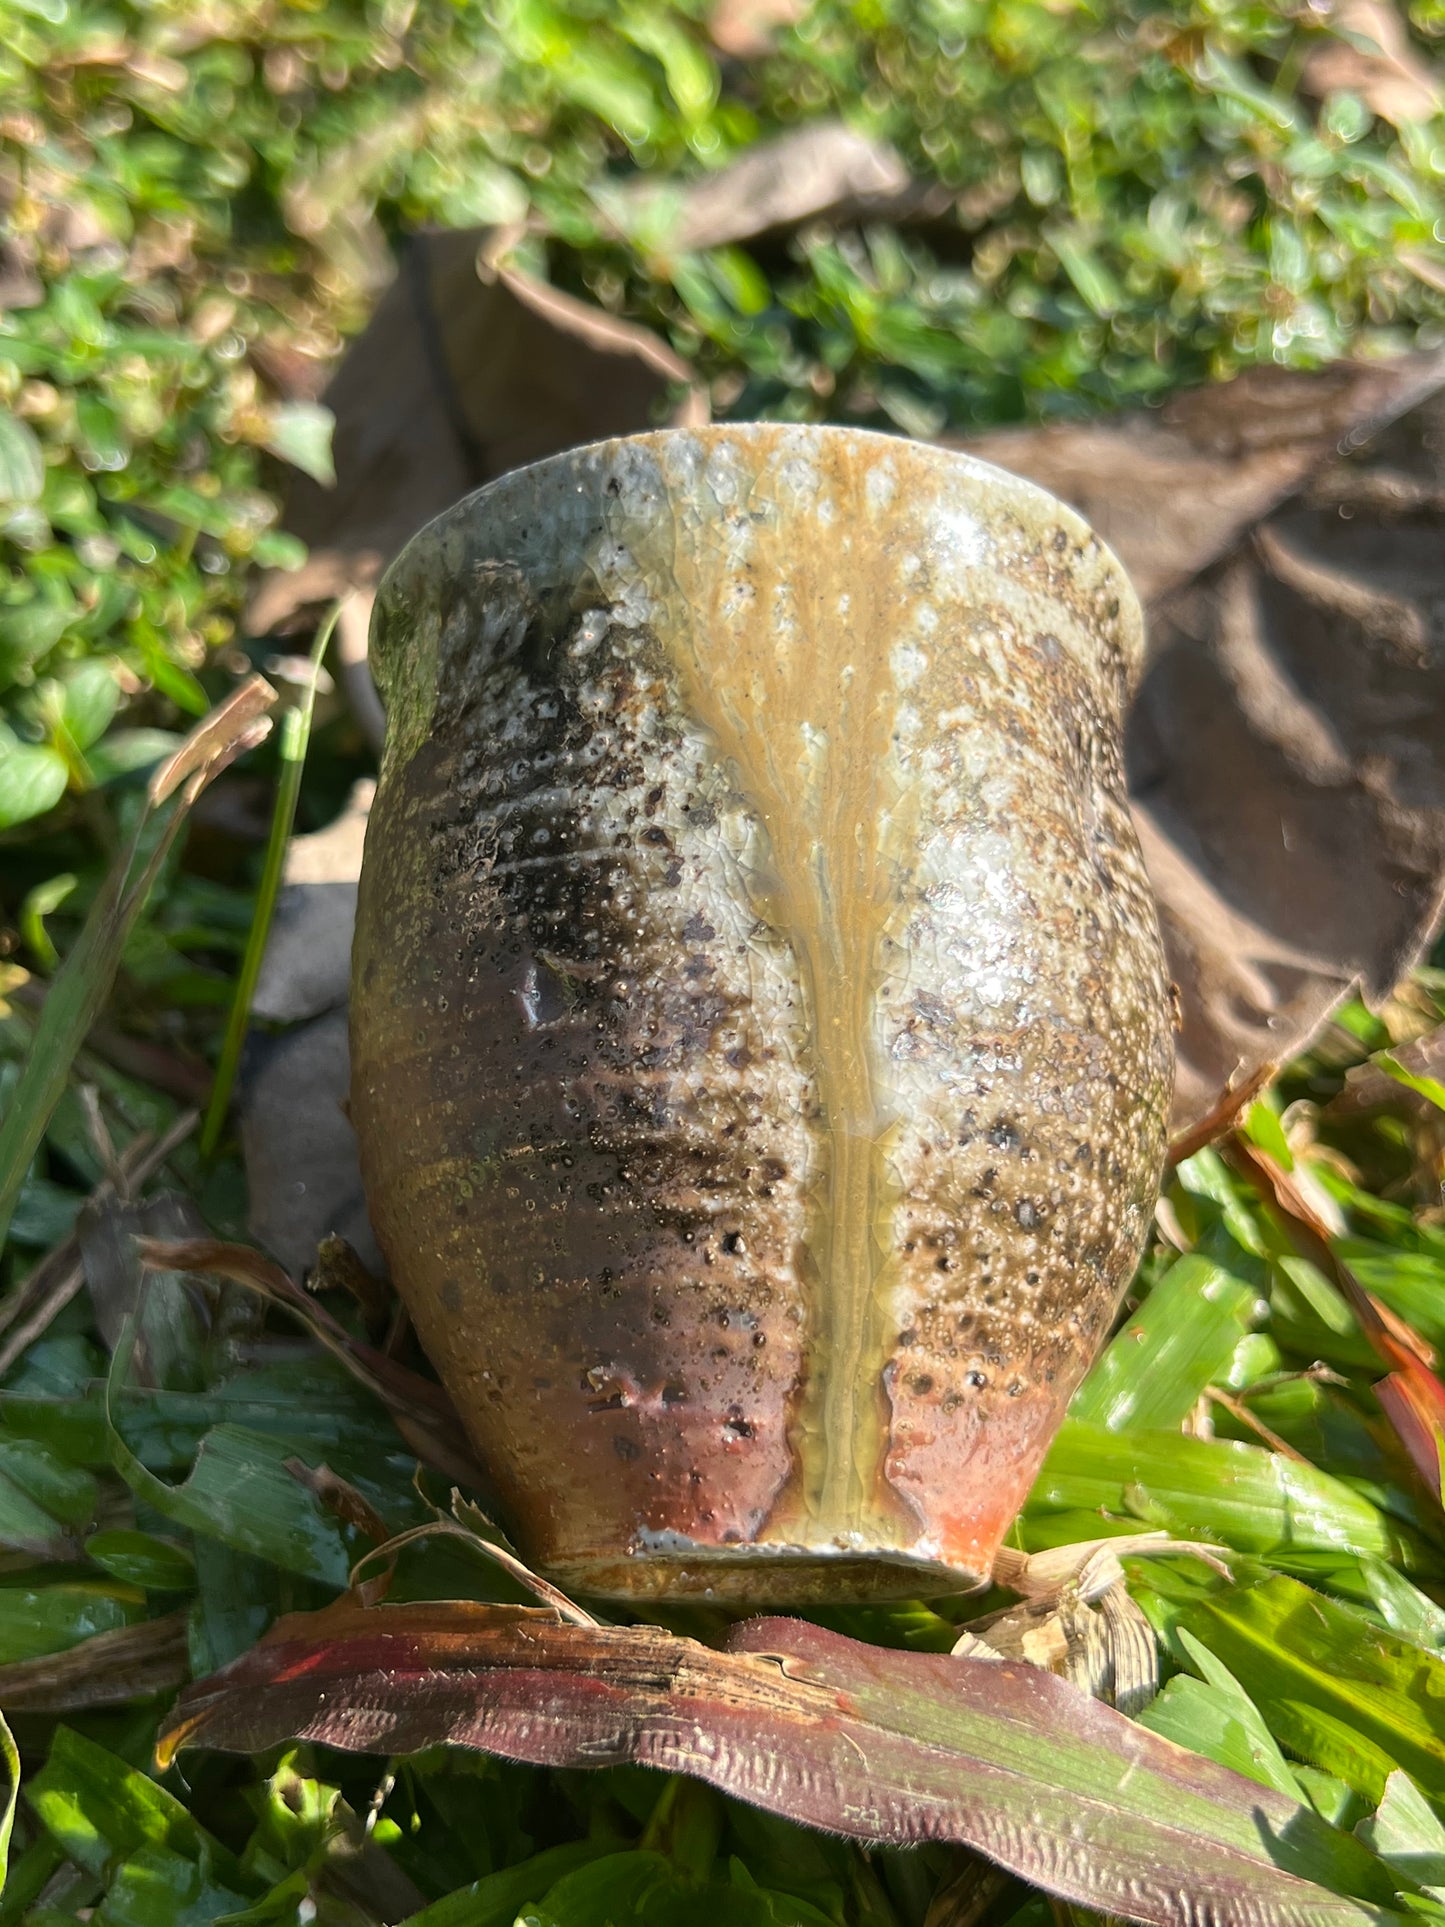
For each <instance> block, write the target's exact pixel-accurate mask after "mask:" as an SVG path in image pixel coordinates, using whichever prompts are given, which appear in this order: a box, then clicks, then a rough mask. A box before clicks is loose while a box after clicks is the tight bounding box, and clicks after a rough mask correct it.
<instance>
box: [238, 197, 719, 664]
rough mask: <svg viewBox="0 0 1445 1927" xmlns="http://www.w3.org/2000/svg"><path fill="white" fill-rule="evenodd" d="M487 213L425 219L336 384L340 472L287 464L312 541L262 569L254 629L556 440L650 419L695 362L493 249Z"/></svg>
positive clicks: (305, 536)
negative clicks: (268, 571) (489, 251)
mask: <svg viewBox="0 0 1445 1927" xmlns="http://www.w3.org/2000/svg"><path fill="white" fill-rule="evenodd" d="M496 240H497V237H496V236H495V235H494V234H493V233H492V232H491V231H490V230H487V229H484V228H474V229H467V230H464V231H459V232H455V233H445V234H427V235H416V236H414V237H413V238H412V239H411V241H410V242H409V243H408V246H407V249H406V252H405V254H404V256H403V259H402V262H401V267H400V271H399V272H398V274H397V278H396V280H395V281H394V282H393V283H392V285H391V287H390V288H388V289H387V291H386V293H385V294H384V295H383V296H382V297H381V300H380V302H379V303H378V305H377V309H376V312H375V314H374V315H373V316H372V318H371V322H370V324H369V325H368V327H367V328H366V330H365V332H364V333H363V334H361V335H360V336H359V337H358V339H357V340H356V341H355V342H354V343H353V344H352V346H351V348H350V350H349V352H348V353H347V355H346V357H345V359H344V360H343V361H342V363H341V365H340V367H339V368H338V369H337V372H336V374H335V376H334V377H333V379H332V381H331V383H330V385H329V386H328V388H327V390H326V396H325V400H326V406H327V408H328V409H329V410H330V411H331V413H332V414H333V415H334V416H335V418H336V429H335V434H334V437H333V455H334V459H335V465H336V484H335V486H334V487H331V488H323V487H322V486H321V485H320V484H318V483H316V482H313V481H310V480H308V479H307V478H306V477H305V476H299V475H298V476H296V477H294V478H293V481H292V486H291V489H290V492H289V495H288V498H287V510H286V527H287V528H288V529H289V530H290V531H291V532H292V533H293V534H295V535H298V536H299V537H300V538H301V539H302V541H304V542H305V543H306V545H307V548H308V550H309V551H310V554H309V559H308V560H307V561H306V562H305V563H304V564H303V565H302V567H301V568H300V569H297V570H291V571H285V572H278V573H276V574H273V575H270V576H268V577H266V578H264V580H263V582H262V584H261V587H260V589H259V591H258V592H257V595H256V597H255V599H254V601H253V603H252V607H251V610H250V616H249V621H250V624H251V627H252V628H253V629H254V630H255V631H256V632H258V633H265V632H266V631H268V630H271V629H273V628H275V627H276V626H277V625H278V624H279V623H281V622H283V621H284V620H285V619H286V618H287V617H288V616H290V615H291V614H292V613H293V612H294V611H295V610H297V609H298V608H301V607H303V606H304V605H306V604H308V603H312V602H320V601H329V600H331V599H332V598H334V597H336V596H338V595H340V594H342V593H343V592H344V591H345V590H346V589H348V588H353V587H362V588H365V587H369V586H370V585H371V584H372V583H373V582H374V581H375V579H376V577H377V576H378V575H379V574H380V571H381V569H382V567H383V566H384V565H385V564H386V563H387V562H389V561H390V559H391V558H392V556H393V555H395V554H396V552H397V550H398V549H400V548H401V546H402V545H403V543H405V542H406V541H407V540H408V538H409V537H410V536H412V535H413V534H414V533H415V532H416V530H417V529H419V528H420V527H421V526H422V524H423V523H425V522H428V521H430V520H431V518H432V517H433V516H434V515H436V514H439V513H440V511H441V510H442V509H444V508H448V507H450V505H451V504H452V503H453V502H455V501H456V500H457V499H458V497H459V496H462V495H465V494H466V493H467V491H468V490H469V489H473V488H476V487H478V486H480V484H481V483H483V482H487V481H491V480H492V479H493V478H494V477H495V476H498V475H503V474H505V473H506V472H507V471H508V470H509V469H513V468H521V467H523V466H525V464H526V463H528V462H534V461H538V460H540V459H541V457H543V456H544V455H551V454H553V453H555V452H556V451H557V450H558V449H560V448H570V447H574V446H576V445H577V444H578V443H580V442H590V441H598V440H601V439H603V438H605V437H606V436H608V435H625V434H629V433H631V432H633V431H634V430H636V429H639V428H647V427H651V426H654V425H655V419H656V417H657V415H658V414H659V413H660V412H661V411H663V410H664V409H665V407H666V403H667V397H668V394H669V392H670V390H672V389H673V388H674V387H678V386H683V385H685V384H686V382H687V380H688V378H689V370H688V369H687V367H686V364H685V363H683V362H681V361H680V360H679V359H678V358H677V356H675V355H674V354H673V353H672V351H671V349H670V348H668V346H667V344H666V343H665V342H663V341H662V340H661V339H660V338H659V337H658V336H656V335H652V334H649V333H648V331H647V330H646V329H643V328H639V327H636V326H635V325H633V324H632V323H628V322H620V321H616V320H614V319H613V317H612V316H610V315H608V314H606V313H604V311H603V310H601V309H600V308H588V307H587V306H586V304H584V303H582V302H579V301H575V300H574V299H573V298H572V297H570V296H568V295H564V294H561V293H559V292H558V291H557V290H556V289H552V288H548V287H546V286H545V284H543V283H540V282H537V281H536V280H534V279H533V278H532V277H530V276H528V275H524V274H521V273H519V272H517V271H515V270H513V269H511V268H509V267H507V266H506V265H505V264H503V263H498V262H497V261H495V260H494V259H492V258H491V257H490V255H489V256H488V258H487V259H485V260H484V259H483V254H484V250H485V249H486V247H487V244H488V243H489V242H491V243H492V244H493V246H495V243H496Z"/></svg>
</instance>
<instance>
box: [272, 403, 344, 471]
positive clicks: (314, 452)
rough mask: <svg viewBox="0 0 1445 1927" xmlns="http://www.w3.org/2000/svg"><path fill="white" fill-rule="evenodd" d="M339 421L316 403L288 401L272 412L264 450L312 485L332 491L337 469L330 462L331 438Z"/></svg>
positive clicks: (329, 411) (327, 409)
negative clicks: (305, 476) (294, 470)
mask: <svg viewBox="0 0 1445 1927" xmlns="http://www.w3.org/2000/svg"><path fill="white" fill-rule="evenodd" d="M335 427H336V417H335V416H334V415H333V414H332V412H331V410H330V409H329V408H323V407H322V405H321V403H320V402H315V401H287V402H282V403H281V404H280V405H279V407H276V408H273V409H272V411H271V419H270V424H269V426H268V428H267V432H266V438H265V442H264V444H263V446H265V447H266V448H268V449H270V451H271V453H272V454H273V455H279V456H280V458H281V460H282V461H283V462H289V463H290V464H291V466H292V468H299V469H300V470H301V472H302V474H303V475H309V476H310V477H311V479H312V481H313V482H320V483H321V485H322V487H323V488H332V487H334V486H335V482H336V467H335V464H334V462H333V461H332V458H331V435H332V431H333V430H334V428H335Z"/></svg>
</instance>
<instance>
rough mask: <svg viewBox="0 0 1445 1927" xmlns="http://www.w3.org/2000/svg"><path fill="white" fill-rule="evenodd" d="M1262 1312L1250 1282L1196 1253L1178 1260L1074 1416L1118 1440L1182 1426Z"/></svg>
mask: <svg viewBox="0 0 1445 1927" xmlns="http://www.w3.org/2000/svg"><path fill="white" fill-rule="evenodd" d="M1263 1309H1264V1307H1263V1306H1262V1305H1260V1302H1259V1293H1258V1292H1257V1290H1256V1289H1255V1287H1254V1286H1253V1285H1251V1284H1250V1283H1249V1282H1248V1281H1247V1280H1246V1279H1243V1278H1239V1277H1236V1276H1234V1275H1233V1274H1232V1273H1230V1272H1229V1271H1227V1270H1226V1269H1225V1268H1224V1266H1223V1265H1219V1264H1216V1263H1215V1262H1214V1261H1213V1260H1212V1259H1210V1258H1206V1257H1202V1256H1200V1255H1199V1254H1198V1253H1190V1254H1189V1256H1188V1257H1184V1258H1180V1259H1179V1260H1178V1261H1177V1262H1176V1263H1175V1264H1173V1265H1171V1266H1170V1267H1169V1269H1168V1270H1167V1271H1166V1272H1165V1273H1164V1275H1163V1277H1162V1278H1161V1279H1160V1280H1159V1282H1158V1283H1157V1284H1156V1285H1155V1286H1154V1288H1153V1290H1152V1291H1151V1292H1150V1293H1149V1295H1148V1297H1147V1298H1146V1299H1145V1300H1144V1303H1143V1304H1142V1305H1141V1306H1140V1308H1139V1310H1138V1311H1137V1312H1135V1313H1134V1315H1133V1316H1132V1317H1130V1318H1128V1319H1126V1321H1125V1322H1124V1324H1123V1326H1122V1327H1121V1328H1120V1330H1119V1331H1118V1333H1117V1334H1116V1335H1115V1337H1114V1339H1113V1340H1112V1342H1111V1343H1110V1344H1109V1346H1108V1348H1107V1350H1106V1351H1105V1352H1104V1353H1103V1355H1102V1357H1101V1358H1100V1359H1099V1361H1098V1363H1097V1364H1096V1365H1095V1366H1094V1368H1093V1370H1092V1371H1091V1372H1090V1373H1089V1375H1088V1377H1087V1378H1086V1379H1085V1380H1084V1382H1083V1384H1082V1385H1081V1386H1080V1387H1079V1389H1078V1391H1077V1392H1076V1393H1075V1394H1074V1399H1073V1403H1072V1404H1071V1405H1070V1407H1069V1411H1070V1414H1071V1416H1072V1417H1074V1418H1079V1419H1088V1420H1091V1421H1092V1422H1094V1423H1095V1424H1099V1425H1105V1426H1107V1427H1108V1428H1109V1430H1110V1431H1114V1432H1117V1431H1119V1430H1120V1429H1121V1428H1123V1427H1124V1426H1138V1427H1141V1428H1143V1427H1158V1428H1161V1429H1163V1428H1168V1427H1172V1426H1177V1425H1179V1424H1180V1423H1181V1422H1182V1421H1183V1420H1184V1419H1186V1418H1187V1417H1188V1416H1189V1414H1190V1412H1192V1411H1193V1409H1194V1407H1195V1405H1196V1404H1197V1403H1198V1402H1199V1397H1200V1394H1201V1393H1202V1392H1203V1391H1204V1389H1205V1387H1206V1386H1207V1385H1211V1384H1215V1383H1217V1382H1218V1381H1220V1380H1221V1379H1223V1378H1224V1377H1225V1376H1226V1375H1227V1374H1228V1371H1229V1367H1230V1362H1231V1360H1232V1359H1233V1357H1234V1354H1235V1351H1236V1349H1237V1347H1238V1345H1239V1342H1240V1340H1241V1339H1242V1338H1243V1337H1244V1335H1245V1334H1246V1333H1247V1332H1248V1331H1249V1329H1250V1327H1251V1325H1252V1324H1253V1323H1254V1322H1255V1318H1256V1315H1257V1311H1263Z"/></svg>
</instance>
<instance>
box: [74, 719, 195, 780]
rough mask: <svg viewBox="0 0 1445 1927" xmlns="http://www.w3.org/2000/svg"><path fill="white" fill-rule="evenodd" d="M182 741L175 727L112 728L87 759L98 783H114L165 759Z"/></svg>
mask: <svg viewBox="0 0 1445 1927" xmlns="http://www.w3.org/2000/svg"><path fill="white" fill-rule="evenodd" d="M180 743H181V739H180V737H179V736H177V735H176V733H175V732H174V730H169V729H113V730H112V731H111V733H110V734H109V735H108V736H107V737H106V738H105V739H104V741H102V742H99V743H97V744H96V745H95V747H94V748H93V749H90V750H88V751H87V752H86V759H85V760H86V761H87V762H88V763H89V764H90V773H91V775H92V776H93V777H94V778H95V780H96V782H97V783H114V782H118V781H119V780H120V778H121V777H123V776H134V775H136V774H137V773H138V772H139V771H141V770H146V769H151V768H153V767H154V766H155V764H157V763H159V762H163V761H164V759H165V758H166V757H167V756H170V755H172V754H173V753H174V752H175V751H176V750H177V749H178V748H179V747H180Z"/></svg>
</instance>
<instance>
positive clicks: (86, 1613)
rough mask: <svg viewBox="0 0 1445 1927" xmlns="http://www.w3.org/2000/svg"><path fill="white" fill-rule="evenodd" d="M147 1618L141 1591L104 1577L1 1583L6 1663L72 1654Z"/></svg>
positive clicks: (0, 1658)
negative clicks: (101, 1635)
mask: <svg viewBox="0 0 1445 1927" xmlns="http://www.w3.org/2000/svg"><path fill="white" fill-rule="evenodd" d="M144 1616H145V1602H144V1600H143V1598H142V1596H141V1594H140V1593H138V1592H135V1591H134V1590H133V1589H131V1588H129V1587H125V1586H117V1585H114V1584H112V1583H110V1582H108V1581H106V1580H101V1579H77V1580H71V1581H64V1582H60V1581H57V1582H56V1583H54V1584H51V1585H38V1586H33V1587H26V1586H0V1666H9V1665H12V1664H13V1663H14V1662H15V1661H16V1660H22V1659H39V1658H40V1657H41V1656H42V1655H43V1654H45V1653H63V1652H67V1651H68V1650H69V1649H70V1647H72V1646H79V1645H80V1644H81V1642H82V1641H83V1640H86V1639H93V1638H94V1637H95V1635H96V1634H97V1633H113V1632H117V1631H119V1629H120V1628H121V1627H122V1626H132V1625H134V1624H135V1622H136V1621H137V1620H138V1619H141V1618H143V1617H144Z"/></svg>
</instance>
